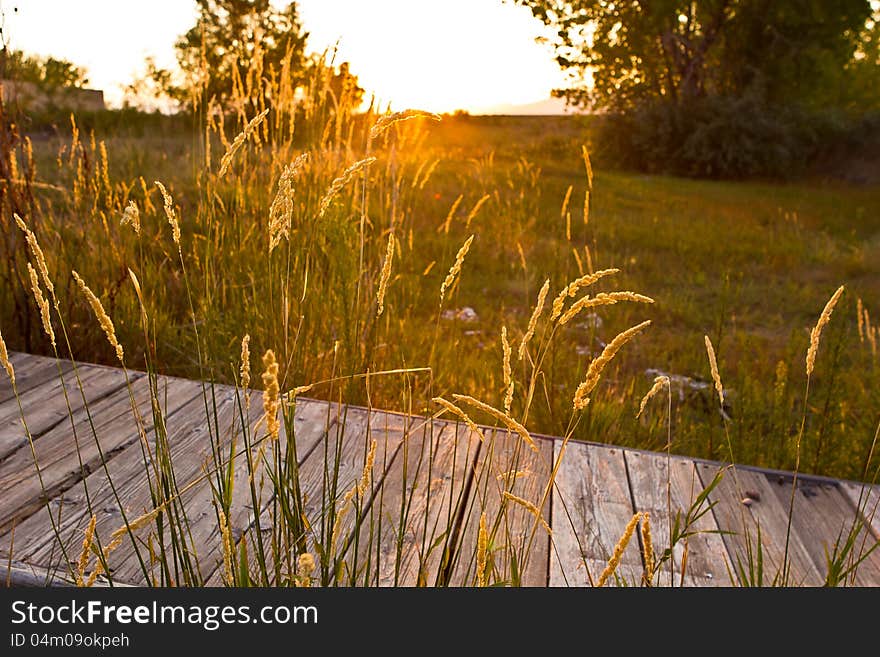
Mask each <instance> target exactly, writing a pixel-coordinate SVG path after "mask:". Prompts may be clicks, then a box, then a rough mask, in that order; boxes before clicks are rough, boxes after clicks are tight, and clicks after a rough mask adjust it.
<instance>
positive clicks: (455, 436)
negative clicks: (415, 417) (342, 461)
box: [360, 420, 480, 587]
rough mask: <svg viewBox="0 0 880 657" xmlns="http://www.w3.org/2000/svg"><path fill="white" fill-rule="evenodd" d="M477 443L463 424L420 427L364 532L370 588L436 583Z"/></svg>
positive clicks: (422, 424)
mask: <svg viewBox="0 0 880 657" xmlns="http://www.w3.org/2000/svg"><path fill="white" fill-rule="evenodd" d="M479 444H480V443H479V438H478V437H477V436H476V435H475V434H472V433H471V432H470V431H469V430H468V429H467V427H466V426H465V425H464V424H456V423H448V422H445V421H437V420H434V421H428V420H420V421H419V422H418V423H417V424H416V426H415V428H414V430H413V431H412V432H411V433H410V435H409V439H408V441H407V442H406V443H405V444H404V446H403V447H402V448H401V453H400V454H399V455H398V458H396V459H395V460H394V462H393V464H392V465H391V468H390V469H389V470H388V473H387V475H386V477H385V480H384V483H383V485H382V487H381V491H380V493H379V495H378V497H377V499H376V500H375V501H374V504H373V506H371V509H370V514H369V517H368V518H367V519H366V521H365V523H364V525H363V527H362V529H361V539H360V540H361V551H362V553H363V554H364V556H362V557H361V561H362V562H363V563H367V562H369V565H370V573H369V576H368V577H366V578H364V579H365V580H366V582H367V583H368V584H370V585H373V586H377V585H378V586H407V587H409V586H431V585H434V584H435V583H436V582H437V580H438V577H439V576H440V572H439V571H440V568H441V565H442V563H443V551H444V548H445V546H446V543H447V541H448V540H449V538H450V537H449V536H448V535H447V534H446V530H447V528H449V527H452V526H453V525H454V524H455V515H456V511H457V509H458V508H459V504H460V503H461V502H462V500H463V493H464V486H465V484H466V482H467V479H468V476H469V472H470V469H471V465H472V463H473V461H474V457H475V455H476V453H477V448H478V445H479ZM367 553H369V554H367ZM362 581H363V580H362Z"/></svg>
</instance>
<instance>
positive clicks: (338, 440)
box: [207, 404, 403, 586]
mask: <svg viewBox="0 0 880 657" xmlns="http://www.w3.org/2000/svg"><path fill="white" fill-rule="evenodd" d="M329 408H330V409H331V414H330V420H332V422H325V424H324V426H325V427H326V426H329V432H327V433H325V432H324V431H322V432H321V433H320V439H321V441H320V442H321V444H320V445H318V446H317V447H316V448H315V449H312V450H311V451H310V453H309V454H307V455H306V457H305V460H304V462H303V463H302V464H300V466H299V484H300V491H301V495H302V499H303V513H304V515H305V517H306V518H307V519H308V522H309V524H310V526H311V527H312V532H313V535H312V536H310V537H308V543H309V545H310V551H312V552H313V553H315V554H317V550H316V549H315V546H314V543H315V541H317V542H320V543H321V544H323V545H327V544H329V542H330V535H329V534H330V530H331V528H332V526H333V521H334V517H335V512H336V510H338V509H339V508H340V506H341V505H342V503H343V499H344V497H345V494H346V493H347V492H348V491H349V490H351V489H352V488H353V487H354V486H355V485H356V484H357V482H358V481H359V480H360V479H361V476H362V473H363V470H364V459H365V457H366V455H367V451H368V450H369V445H370V442H371V441H372V440H373V439H375V440H376V453H375V457H374V464H373V469H372V472H371V477H372V481H373V486H375V485H377V482H381V481H382V478H383V475H384V468H385V465H384V464H386V463H390V462H392V461H393V460H394V455H395V453H396V452H397V450H398V448H399V447H400V444H401V441H402V440H403V432H402V431H401V430H400V425H401V423H402V422H403V420H402V418H400V416H392V415H389V414H386V413H381V412H370V411H368V410H367V409H361V408H354V407H350V406H339V405H336V404H332V405H330V406H329ZM389 418H397V419H392V420H391V424H392V426H394V427H395V430H385V429H383V427H384V426H385V425H386V424H387V423H388V422H389ZM370 497H371V494H368V495H367V496H366V498H367V499H365V500H362V501H361V503H360V511H361V512H364V511H365V510H366V509H367V508H368V506H369V503H370ZM274 508H275V505H274V504H272V503H271V502H270V503H269V504H267V505H266V506H265V507H264V509H263V511H262V512H261V514H260V526H261V528H262V530H263V536H262V537H261V540H262V541H263V545H264V549H265V550H266V553H267V554H268V555H271V554H272V552H271V550H272V549H273V548H272V543H273V541H272V532H273V531H274V529H273V525H274V522H273V513H274ZM331 508H332V509H334V513H333V514H328V515H325V513H324V512H325V510H328V509H331ZM357 515H358V513H357V510H350V511H349V512H348V513H347V514H346V521H345V522H344V523H343V524H342V525H341V531H340V532H339V536H338V539H337V540H338V543H337V545H338V547H339V548H343V547H344V546H345V545H346V543H347V539H348V536H349V535H350V528H351V526H352V524H353V522H354V519H355V518H356V517H357ZM248 524H249V523H248ZM245 538H246V540H249V543H250V549H249V555H250V557H251V561H252V562H253V555H254V554H255V552H254V550H256V549H257V547H256V543H255V542H254V536H253V531H249V532H248V533H247V534H246V535H245ZM218 540H219V537H218ZM276 546H277V542H276ZM275 549H280V550H282V551H283V554H281V555H280V557H281V561H282V562H287V561H288V560H289V562H290V563H291V565H292V564H293V563H294V561H295V556H296V555H295V554H293V552H294V548H293V547H292V546H291V547H285V546H283V545H281V546H280V547H276V548H275ZM269 558H270V559H272V557H271V556H270V557H269ZM217 562H218V563H217V565H218V566H219V565H220V559H219V558H217ZM283 570H284V571H285V572H283V573H282V577H288V576H290V575H291V574H292V573H289V572H286V571H288V570H290V568H287V567H286V566H285V568H284V569H283ZM222 576H223V573H222V571H221V569H220V568H216V569H215V570H214V571H213V573H211V575H210V576H209V578H208V580H207V581H208V584H209V585H211V586H215V585H221V584H222V583H223V577H222ZM271 583H274V582H273V581H270V584H271Z"/></svg>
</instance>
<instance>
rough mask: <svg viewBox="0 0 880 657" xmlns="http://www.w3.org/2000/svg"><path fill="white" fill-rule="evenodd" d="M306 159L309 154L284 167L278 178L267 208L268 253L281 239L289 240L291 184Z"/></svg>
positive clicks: (291, 220) (291, 200)
mask: <svg viewBox="0 0 880 657" xmlns="http://www.w3.org/2000/svg"><path fill="white" fill-rule="evenodd" d="M308 159H309V154H308V153H303V154H302V155H300V156H299V157H298V158H296V159H295V160H294V161H293V162H292V163H291V164H289V165H287V166H285V167H284V170H283V171H282V172H281V176H280V177H279V178H278V191H277V192H276V194H275V198H274V199H272V205H271V206H270V207H269V253H272V251H273V250H274V249H275V247H277V246H278V245H279V244H280V243H281V238H285V239H290V227H291V225H292V223H293V210H294V187H293V183H294V181H295V180H296V178H297V176H298V175H299V173H300V171H301V170H302V168H303V167H304V166H305V164H306V162H308Z"/></svg>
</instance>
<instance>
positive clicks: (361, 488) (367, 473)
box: [357, 438, 376, 499]
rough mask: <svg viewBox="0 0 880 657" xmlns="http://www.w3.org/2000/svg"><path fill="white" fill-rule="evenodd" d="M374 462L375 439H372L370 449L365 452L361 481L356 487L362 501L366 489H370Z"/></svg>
mask: <svg viewBox="0 0 880 657" xmlns="http://www.w3.org/2000/svg"><path fill="white" fill-rule="evenodd" d="M375 460H376V439H375V438H374V439H373V440H372V442H370V449H369V451H368V452H367V457H366V458H365V459H364V469H363V472H361V480H360V483H359V484H358V487H357V491H358V496H359V497H360V498H362V499H363V497H364V494H366V492H367V488H369V487H370V481H372V479H373V463H374V462H375Z"/></svg>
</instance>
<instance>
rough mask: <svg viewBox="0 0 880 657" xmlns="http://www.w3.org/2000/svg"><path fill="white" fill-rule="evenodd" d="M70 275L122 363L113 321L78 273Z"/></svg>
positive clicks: (122, 353) (122, 354)
mask: <svg viewBox="0 0 880 657" xmlns="http://www.w3.org/2000/svg"><path fill="white" fill-rule="evenodd" d="M72 273H73V278H74V279H75V280H76V283H77V285H79V289H80V290H81V291H82V293H83V295H84V296H85V298H86V301H88V302H89V305H90V306H91V307H92V312H93V313H94V314H95V317H96V318H97V320H98V323H99V324H100V325H101V328H102V329H103V330H104V334H105V335H106V336H107V341H108V342H109V343H110V346H111V347H113V348H114V349H115V351H116V358H118V359H119V362H120V363H122V362H123V358H124V356H125V354H124V352H123V350H122V345H121V344H119V340H117V339H116V329H115V328H114V326H113V320H112V319H110V316H109V315H108V314H107V312H106V311H105V310H104V304H102V303H101V300H100V299H99V298H98V297H97V296H95V293H94V292H92V291H91V290H90V289H89V286H88V285H86V283H85V281H84V280H83V279H82V277H81V276H80V275H79V274H78V273H76V271H74V272H72Z"/></svg>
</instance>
